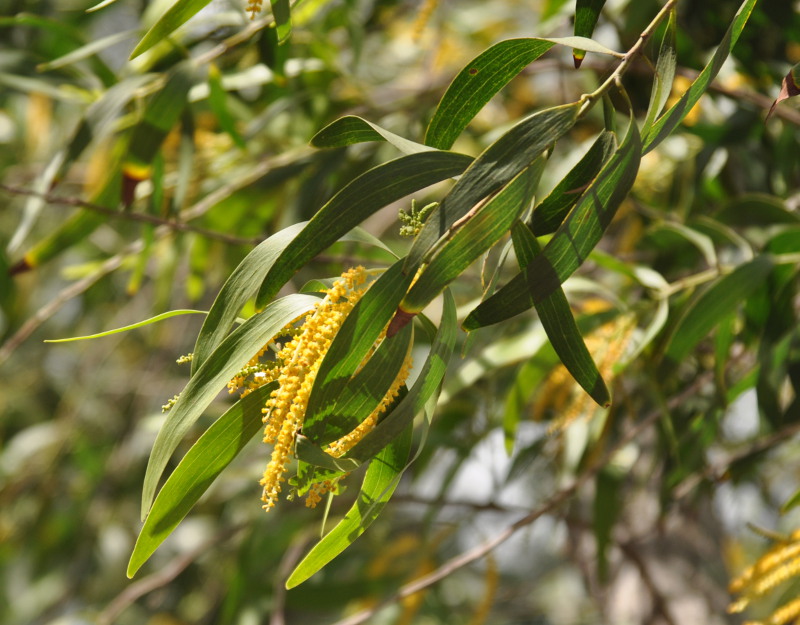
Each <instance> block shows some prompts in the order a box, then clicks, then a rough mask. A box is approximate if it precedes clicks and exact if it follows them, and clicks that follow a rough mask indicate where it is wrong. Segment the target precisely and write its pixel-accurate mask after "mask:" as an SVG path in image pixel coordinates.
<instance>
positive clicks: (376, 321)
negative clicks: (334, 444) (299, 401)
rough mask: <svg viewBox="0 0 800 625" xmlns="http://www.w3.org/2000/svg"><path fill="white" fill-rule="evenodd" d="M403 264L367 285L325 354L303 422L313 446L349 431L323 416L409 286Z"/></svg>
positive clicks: (340, 395)
mask: <svg viewBox="0 0 800 625" xmlns="http://www.w3.org/2000/svg"><path fill="white" fill-rule="evenodd" d="M402 264H403V263H402V261H397V262H396V263H395V264H394V265H392V266H391V267H390V268H389V269H388V270H386V272H385V273H384V274H383V275H382V276H381V277H380V278H378V279H377V280H376V281H375V282H374V283H373V284H372V286H370V288H369V289H368V290H367V292H366V293H365V294H364V296H363V297H362V298H361V299H360V300H359V302H358V303H357V304H356V305H355V307H354V308H353V310H352V311H350V314H349V315H348V316H347V319H346V320H345V322H344V323H343V324H342V327H341V328H339V331H338V332H337V333H336V336H335V337H334V339H333V342H332V343H331V346H330V348H329V349H328V352H327V353H326V354H325V358H324V359H323V361H322V364H321V365H320V368H319V371H318V372H317V377H316V379H315V381H314V387H313V388H312V389H311V395H310V397H309V398H308V407H307V408H306V417H305V421H304V423H303V434H304V435H305V436H307V437H308V438H309V440H310V441H311V442H313V443H314V444H316V445H320V446H321V445H324V444H326V443H329V442H331V441H332V440H335V439H336V438H339V437H340V436H342V435H343V434H346V433H347V432H348V431H350V430H349V429H348V430H343V429H341V428H339V427H337V424H336V423H334V422H333V421H332V420H330V419H327V418H326V417H327V416H328V415H330V413H331V410H332V409H333V407H334V406H336V404H337V402H338V401H339V398H340V397H342V394H343V393H344V392H345V389H346V387H347V386H349V385H350V384H352V383H353V380H352V379H351V378H353V376H354V375H355V373H356V371H358V369H359V368H360V366H361V364H362V363H363V362H364V358H365V357H366V356H367V354H368V353H369V351H370V349H372V346H373V345H374V344H375V341H376V340H377V339H378V336H380V333H381V332H382V331H383V329H384V328H385V327H386V325H387V324H388V323H389V320H390V319H391V318H392V314H393V313H394V311H395V309H396V308H397V305H398V304H399V303H400V300H401V299H402V298H403V296H404V295H405V293H406V290H407V289H408V286H409V284H411V280H412V279H413V275H406V274H404V273H403V271H402V269H403V267H402ZM395 339H399V340H400V341H403V339H402V338H399V335H398V336H395V337H393V338H391V339H386V341H387V342H388V341H393V340H395ZM406 340H409V339H408V338H406ZM406 345H407V343H406ZM350 429H352V428H350Z"/></svg>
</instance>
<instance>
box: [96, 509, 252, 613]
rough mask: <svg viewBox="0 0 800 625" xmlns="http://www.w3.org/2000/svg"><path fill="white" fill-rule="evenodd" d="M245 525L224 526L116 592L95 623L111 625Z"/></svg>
mask: <svg viewBox="0 0 800 625" xmlns="http://www.w3.org/2000/svg"><path fill="white" fill-rule="evenodd" d="M245 527H246V524H244V523H241V524H239V525H236V526H234V527H228V528H225V529H224V530H222V531H220V532H217V533H216V534H215V535H214V536H213V537H212V538H211V539H210V540H208V541H206V542H204V543H203V544H202V545H200V546H199V547H196V548H195V549H192V550H191V551H189V552H188V553H185V554H183V555H181V556H178V557H177V558H175V559H174V560H172V562H170V563H169V564H167V566H165V567H163V568H162V569H160V570H158V571H157V572H155V573H152V574H150V575H148V576H147V577H144V578H142V579H141V580H139V581H138V582H135V583H133V584H131V585H130V586H128V587H127V588H126V589H125V590H123V591H122V592H121V593H120V594H118V595H117V596H116V597H115V598H114V599H113V600H112V601H111V603H109V604H108V605H107V606H106V608H105V610H103V611H102V612H101V613H100V614H99V615H98V617H97V621H96V622H97V625H111V624H112V623H113V622H114V621H116V620H117V617H118V616H119V615H120V614H121V613H122V612H123V611H124V610H125V609H126V608H127V607H128V606H130V605H131V604H132V603H133V602H134V601H136V600H137V599H139V598H140V597H143V596H144V595H146V594H148V593H150V592H153V591H154V590H157V589H159V588H161V587H162V586H166V585H167V584H169V583H170V582H171V581H172V580H174V579H175V578H176V577H178V575H180V574H181V573H182V572H183V571H184V569H186V567H187V566H189V565H190V564H191V563H192V562H194V561H195V560H196V559H197V558H199V557H200V556H201V555H203V554H204V553H206V552H207V551H208V550H209V549H210V548H211V547H212V546H213V545H216V544H219V543H221V542H224V541H226V540H229V539H230V538H232V537H233V536H235V535H236V534H237V533H239V532H240V531H241V530H242V529H244V528H245Z"/></svg>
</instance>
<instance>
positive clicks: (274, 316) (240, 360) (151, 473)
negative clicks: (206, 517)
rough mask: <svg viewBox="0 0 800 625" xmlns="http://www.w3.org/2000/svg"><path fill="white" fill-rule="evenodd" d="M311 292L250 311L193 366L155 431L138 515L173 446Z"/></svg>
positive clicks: (310, 304)
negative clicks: (256, 310)
mask: <svg viewBox="0 0 800 625" xmlns="http://www.w3.org/2000/svg"><path fill="white" fill-rule="evenodd" d="M317 302H319V299H318V298H316V297H313V296H311V295H288V296H286V297H284V298H281V299H279V300H276V301H274V302H273V303H272V304H270V305H269V306H267V308H265V309H264V311H263V312H261V313H258V314H256V315H253V316H252V317H250V319H248V320H247V321H245V322H244V323H243V324H242V325H241V326H239V327H238V328H237V329H236V330H235V331H234V332H232V333H231V334H230V336H228V337H227V338H226V339H225V340H224V341H222V342H221V343H220V345H219V347H217V348H216V349H215V350H214V352H213V353H212V354H211V355H210V356H209V357H208V359H206V361H205V362H203V364H202V365H201V366H200V367H199V368H198V369H197V371H196V372H195V374H194V375H193V376H192V378H191V379H190V380H189V383H188V384H187V385H186V387H185V388H184V389H183V391H182V392H181V394H180V396H179V397H178V401H177V402H176V403H175V405H174V406H173V407H172V409H171V410H170V411H169V414H168V415H167V419H166V421H165V422H164V424H163V425H162V426H161V430H160V431H159V432H158V436H157V437H156V440H155V443H154V444H153V450H152V451H151V452H150V460H149V461H148V463H147V472H146V474H145V477H144V486H143V488H142V519H144V518H145V516H146V515H147V512H148V510H149V509H150V504H151V503H152V502H153V497H154V496H155V492H156V487H157V486H158V481H159V479H160V478H161V474H162V473H163V472H164V467H166V465H167V462H169V459H170V457H171V456H172V453H173V452H174V451H175V448H176V447H177V446H178V444H179V443H180V442H181V440H182V439H183V437H184V435H185V434H186V432H187V431H188V430H189V428H190V427H191V426H192V424H193V423H194V422H195V421H196V420H197V419H198V417H200V415H201V414H202V413H203V411H204V410H205V409H206V407H207V406H208V405H209V404H210V403H211V401H212V400H213V399H214V398H215V397H216V396H217V394H218V393H219V392H220V390H221V389H223V388H224V387H225V385H226V384H227V383H228V381H229V380H230V379H231V378H232V377H233V376H234V374H235V373H236V372H237V371H239V370H240V369H241V368H242V367H243V366H244V365H245V364H246V363H247V361H248V360H250V359H251V358H252V357H253V355H254V354H255V353H256V352H258V350H259V349H261V347H263V346H264V345H265V344H266V343H267V342H268V341H269V340H270V339H271V338H272V337H274V336H275V335H276V334H278V332H280V330H281V329H282V328H284V327H285V326H286V324H288V323H289V322H290V321H292V320H294V319H296V318H297V317H299V316H300V315H302V314H303V313H305V312H308V311H309V310H311V309H312V308H314V306H315V304H316V303H317Z"/></svg>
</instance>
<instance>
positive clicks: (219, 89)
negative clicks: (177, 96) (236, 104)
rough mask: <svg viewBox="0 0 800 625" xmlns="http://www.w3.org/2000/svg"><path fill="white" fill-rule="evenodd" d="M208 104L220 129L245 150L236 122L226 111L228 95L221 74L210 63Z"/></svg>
mask: <svg viewBox="0 0 800 625" xmlns="http://www.w3.org/2000/svg"><path fill="white" fill-rule="evenodd" d="M208 104H209V105H210V106H211V110H212V111H214V115H216V116H217V121H218V122H219V126H220V128H222V129H223V130H224V131H225V132H226V133H228V136H229V137H230V138H231V139H233V142H234V143H235V144H236V145H238V146H239V147H240V148H242V149H245V148H246V147H247V146H246V144H245V142H244V139H242V135H240V134H239V131H238V130H236V120H234V119H233V117H232V116H231V113H230V111H229V110H228V94H227V92H226V91H225V88H224V87H223V86H222V74H221V73H220V71H219V68H218V67H217V66H216V65H215V64H213V63H211V65H210V66H209V68H208Z"/></svg>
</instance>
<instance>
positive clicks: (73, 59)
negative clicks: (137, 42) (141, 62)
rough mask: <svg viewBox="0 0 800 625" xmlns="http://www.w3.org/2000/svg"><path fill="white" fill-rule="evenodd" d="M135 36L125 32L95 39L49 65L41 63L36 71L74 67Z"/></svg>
mask: <svg viewBox="0 0 800 625" xmlns="http://www.w3.org/2000/svg"><path fill="white" fill-rule="evenodd" d="M135 34H136V31H135V30H125V31H122V32H119V33H114V34H113V35H108V36H107V37H101V38H100V39H95V40H94V41H91V42H90V43H87V44H86V45H84V46H81V47H80V48H78V49H76V50H73V51H72V52H69V53H68V54H65V55H64V56H60V57H58V58H57V59H53V60H52V61H48V62H47V63H40V64H39V65H37V66H36V70H37V71H40V72H47V71H49V70H52V69H58V68H60V67H66V66H67V65H72V64H73V63H77V62H78V61H83V60H85V59H88V58H89V57H91V56H94V55H95V54H97V53H98V52H102V51H103V50H105V49H106V48H110V47H111V46H114V45H116V44H118V43H121V42H123V41H125V40H126V39H130V38H131V37H133V36H134V35H135Z"/></svg>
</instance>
